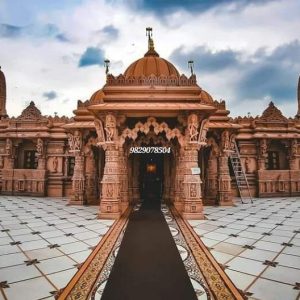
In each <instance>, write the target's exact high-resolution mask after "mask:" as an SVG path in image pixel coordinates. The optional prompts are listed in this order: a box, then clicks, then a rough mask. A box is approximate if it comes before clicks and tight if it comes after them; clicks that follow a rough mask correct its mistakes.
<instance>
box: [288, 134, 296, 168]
mask: <svg viewBox="0 0 300 300" xmlns="http://www.w3.org/2000/svg"><path fill="white" fill-rule="evenodd" d="M289 153H290V155H289V167H290V170H298V164H297V154H298V141H297V139H293V140H291V142H290V151H289Z"/></svg>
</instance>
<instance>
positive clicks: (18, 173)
mask: <svg viewBox="0 0 300 300" xmlns="http://www.w3.org/2000/svg"><path fill="white" fill-rule="evenodd" d="M1 181H2V194H6V195H12V194H13V195H32V196H45V195H46V171H45V170H33V169H3V170H2V180H1Z"/></svg>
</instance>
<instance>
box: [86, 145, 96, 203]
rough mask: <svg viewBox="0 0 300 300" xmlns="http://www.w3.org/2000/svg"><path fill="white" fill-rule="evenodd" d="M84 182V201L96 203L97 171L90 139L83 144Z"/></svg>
mask: <svg viewBox="0 0 300 300" xmlns="http://www.w3.org/2000/svg"><path fill="white" fill-rule="evenodd" d="M84 152H85V183H86V201H87V203H88V204H96V203H97V172H96V162H95V157H94V152H93V149H92V145H91V141H89V142H88V143H87V145H86V146H85V151H84Z"/></svg>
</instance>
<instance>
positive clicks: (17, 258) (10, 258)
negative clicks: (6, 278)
mask: <svg viewBox="0 0 300 300" xmlns="http://www.w3.org/2000/svg"><path fill="white" fill-rule="evenodd" d="M25 260H27V257H26V256H25V255H24V254H23V253H21V252H19V253H13V254H7V255H1V256H0V268H3V267H9V266H15V265H19V264H24V261H25ZM0 272H1V270H0Z"/></svg>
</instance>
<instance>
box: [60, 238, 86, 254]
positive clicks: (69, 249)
mask: <svg viewBox="0 0 300 300" xmlns="http://www.w3.org/2000/svg"><path fill="white" fill-rule="evenodd" d="M89 247H90V246H89V245H87V244H86V243H83V242H80V241H78V242H75V243H70V244H65V245H62V246H61V247H59V250H60V251H62V252H64V253H65V254H71V253H75V252H79V251H84V250H87V249H88V248H89Z"/></svg>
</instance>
